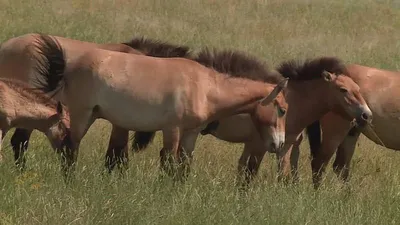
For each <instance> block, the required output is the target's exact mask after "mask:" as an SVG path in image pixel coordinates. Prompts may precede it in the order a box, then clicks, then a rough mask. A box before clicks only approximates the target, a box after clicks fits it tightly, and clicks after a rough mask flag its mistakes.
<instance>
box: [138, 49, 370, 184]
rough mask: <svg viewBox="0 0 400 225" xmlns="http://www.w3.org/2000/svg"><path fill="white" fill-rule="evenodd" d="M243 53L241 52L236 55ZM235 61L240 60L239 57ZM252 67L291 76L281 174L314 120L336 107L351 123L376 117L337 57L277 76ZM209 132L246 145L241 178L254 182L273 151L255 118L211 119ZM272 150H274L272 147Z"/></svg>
mask: <svg viewBox="0 0 400 225" xmlns="http://www.w3.org/2000/svg"><path fill="white" fill-rule="evenodd" d="M238 56H239V55H236V57H238ZM234 61H236V62H237V61H239V60H238V59H235V60H234ZM242 61H243V62H245V61H244V60H242ZM247 65H248V66H244V68H245V70H248V71H249V72H248V73H245V72H244V73H243V74H246V75H248V76H249V77H250V78H253V79H254V78H255V79H261V80H265V79H269V80H270V81H272V82H273V81H274V80H275V81H276V80H279V78H276V77H275V76H276V74H277V75H278V76H280V75H279V74H281V75H282V76H283V77H287V78H290V80H289V84H288V87H287V88H286V90H284V94H285V96H286V100H287V103H288V105H289V108H288V111H287V117H286V129H285V131H286V138H285V142H286V144H285V148H286V149H284V150H283V151H285V150H286V151H287V152H279V154H278V156H279V157H278V158H281V157H284V156H285V157H284V158H283V159H282V160H280V161H279V162H280V163H279V165H280V167H279V168H280V172H283V175H285V176H287V175H288V173H289V171H290V167H287V165H289V164H288V162H289V160H290V159H289V156H290V147H291V145H294V149H293V152H298V144H299V143H300V142H301V133H302V131H303V130H304V128H306V126H307V125H309V124H311V123H312V122H313V121H315V120H318V119H319V118H321V117H322V116H323V115H324V114H326V113H328V112H329V111H330V110H331V111H335V112H338V113H339V114H340V115H342V116H343V117H344V118H347V119H348V121H350V120H352V118H354V117H356V118H358V119H359V120H363V121H367V122H369V121H370V120H371V119H372V114H371V111H370V110H369V109H368V107H367V106H366V103H365V101H364V99H363V98H362V97H361V94H360V92H359V87H358V85H357V84H355V83H354V81H352V80H351V79H350V78H348V77H347V76H345V75H346V74H347V73H348V72H347V70H346V68H345V66H344V64H343V63H342V62H341V61H340V60H339V59H337V58H332V57H322V58H317V59H313V60H306V61H304V62H301V61H288V62H284V63H282V64H281V65H280V66H279V67H278V68H277V71H278V72H279V73H276V74H275V75H274V74H272V77H271V73H269V72H268V70H267V69H266V67H265V65H263V64H262V63H261V62H259V61H257V60H256V59H255V58H253V59H252V60H251V62H250V63H249V62H247ZM335 74H337V75H335ZM283 77H281V78H280V79H283ZM272 78H273V79H272ZM271 79H272V80H271ZM206 131H207V132H208V133H210V134H212V135H213V136H215V137H217V138H219V139H221V140H225V141H229V142H234V143H245V146H244V151H243V153H242V155H241V157H240V159H239V166H238V170H239V175H240V176H242V174H243V173H245V174H244V175H245V180H246V181H247V182H249V181H250V179H251V178H252V177H253V176H254V175H255V174H256V173H257V171H258V168H259V165H260V163H261V161H262V159H263V157H264V155H265V152H266V151H267V150H268V148H266V146H265V145H264V144H263V143H262V141H261V139H260V138H259V135H257V130H256V129H255V127H254V126H253V124H252V122H251V119H250V118H249V117H248V116H247V115H243V114H242V115H234V116H231V117H228V118H224V119H221V120H219V121H217V122H213V123H211V124H210V125H209V127H208V129H206ZM154 134H155V133H154V132H153V133H151V132H147V133H146V132H136V133H135V137H136V138H135V140H134V146H135V145H139V146H142V147H146V146H147V144H149V141H148V140H151V138H149V137H148V136H149V135H150V136H154ZM203 134H206V132H203ZM146 140H147V142H146ZM267 147H269V146H267ZM269 151H270V152H274V151H271V149H269ZM285 153H287V154H285ZM283 166H285V167H283ZM282 170H283V171H282ZM294 175H297V173H294ZM295 179H297V177H295Z"/></svg>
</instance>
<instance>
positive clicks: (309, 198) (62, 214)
mask: <svg viewBox="0 0 400 225" xmlns="http://www.w3.org/2000/svg"><path fill="white" fill-rule="evenodd" d="M0 8H1V12H2V13H1V14H0V20H1V21H2V26H1V27H2V32H1V33H0V40H1V41H4V40H6V39H8V38H11V37H13V36H17V35H21V34H25V33H29V32H44V33H50V34H54V35H60V36H67V37H71V38H76V39H81V40H87V41H93V42H111V41H114V42H122V41H126V40H128V39H130V38H131V37H132V36H134V35H145V36H148V37H151V38H158V39H161V40H166V41H169V42H173V43H178V44H179V43H182V44H187V45H189V46H191V47H193V48H199V47H202V46H213V47H218V48H221V49H222V48H230V49H237V50H242V51H246V52H251V53H253V54H255V55H257V56H259V57H262V58H264V59H265V60H267V61H268V62H269V63H270V64H271V65H276V64H277V63H279V62H281V61H282V60H286V59H293V58H303V57H312V56H321V55H333V56H338V57H340V58H342V59H344V60H345V61H347V62H354V63H360V64H365V65H369V66H375V67H380V68H386V69H393V70H395V69H399V65H400V64H399V63H398V61H399V59H400V51H399V49H400V48H399V47H400V44H399V43H400V42H398V37H399V36H400V20H398V19H397V18H399V17H400V3H398V2H397V1H394V0H380V1H373V0H347V1H327V0H325V1H324V0H285V1H282V0H270V1H267V0H254V1H242V0H218V1H217V0H181V1H177V0H169V1H160V0H140V1H139V0H136V1H134V0H131V1H122V0H115V1H110V0H96V1H84V0H71V1H69V2H67V1H61V0H53V1H36V2H34V1H31V2H30V3H28V1H21V0H0ZM94 127H95V128H94ZM94 127H92V129H90V132H89V134H88V135H87V136H86V137H85V139H84V141H83V143H82V148H81V152H80V156H79V164H78V173H77V179H76V181H75V183H74V184H73V185H72V186H70V187H66V186H65V185H64V184H63V182H62V179H61V176H60V173H59V163H58V160H57V157H56V155H55V154H54V153H52V152H51V151H50V148H49V145H48V143H47V141H46V140H45V139H44V138H43V136H42V135H40V134H38V133H36V134H35V135H34V137H33V138H32V139H31V144H30V151H29V154H28V156H29V158H28V169H27V171H26V172H25V173H23V174H19V173H18V172H17V171H16V170H15V169H14V165H13V162H12V161H13V160H12V154H11V149H10V148H9V146H7V144H5V145H6V146H7V147H6V148H5V151H6V159H7V160H6V162H5V163H3V164H1V165H0V173H1V176H0V191H1V194H0V224H398V223H399V221H400V213H399V212H400V209H399V207H400V175H399V172H398V171H399V169H400V166H399V163H398V162H399V161H400V155H399V154H397V153H396V152H394V151H390V150H385V149H384V148H382V147H378V146H377V145H375V144H373V143H371V142H370V141H368V140H366V139H365V138H364V137H363V138H362V141H361V142H360V145H359V147H358V149H357V152H356V155H355V157H354V161H353V164H352V168H353V170H352V178H351V182H350V184H349V186H348V187H347V188H344V189H343V188H342V187H341V186H340V184H339V182H338V181H337V179H336V177H335V176H334V175H333V173H332V172H331V171H329V173H328V175H327V177H326V180H325V182H324V186H323V187H322V189H321V190H320V191H317V192H316V191H314V190H313V189H312V186H311V178H310V163H309V159H308V155H309V152H308V146H307V145H306V143H304V144H303V146H302V155H301V163H300V171H301V182H300V184H299V185H298V186H296V187H281V186H280V185H278V184H277V182H276V179H275V175H276V172H275V171H276V163H275V159H274V157H273V156H267V157H266V159H265V160H264V162H263V166H262V170H261V173H260V176H259V177H258V179H257V180H256V182H255V183H254V184H253V186H252V188H251V190H250V191H249V192H248V193H247V194H245V195H240V194H238V193H237V191H236V189H235V187H234V186H233V181H234V177H235V172H236V164H237V160H238V156H239V154H240V152H241V148H242V145H233V144H229V143H225V142H222V141H218V140H216V139H215V138H212V137H203V138H201V139H200V140H199V142H198V145H197V151H196V155H195V164H194V167H193V168H194V169H193V173H192V175H191V176H190V178H189V180H188V182H187V183H186V184H184V185H174V184H172V182H171V181H170V180H169V179H165V178H161V177H159V173H158V169H157V165H158V149H159V148H160V139H159V137H158V139H157V141H156V142H155V144H154V145H152V146H151V147H150V148H149V149H148V150H147V151H146V152H143V153H140V154H135V155H133V156H132V157H131V162H130V170H129V171H128V174H127V175H126V176H125V177H124V178H122V179H121V178H119V177H118V176H117V175H115V174H114V175H112V176H102V175H101V172H102V169H103V157H104V153H105V147H106V144H107V142H108V140H107V139H108V135H109V131H110V127H109V124H107V123H105V122H99V123H96V124H95V125H94ZM9 136H10V135H9ZM5 142H6V143H9V137H7V139H6V140H5Z"/></svg>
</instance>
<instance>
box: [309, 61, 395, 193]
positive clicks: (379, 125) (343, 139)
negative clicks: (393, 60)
mask: <svg viewBox="0 0 400 225" xmlns="http://www.w3.org/2000/svg"><path fill="white" fill-rule="evenodd" d="M347 70H348V76H349V77H351V78H352V79H353V80H354V81H355V82H356V83H357V84H358V85H359V86H360V91H361V94H362V96H363V97H364V98H365V100H366V102H367V104H368V106H369V107H370V108H371V110H372V112H373V114H374V119H373V121H372V124H371V126H370V129H367V128H364V129H362V128H357V127H355V128H352V127H351V125H350V124H349V123H348V121H346V120H343V119H342V118H341V117H340V116H338V115H336V114H334V113H329V114H328V115H326V116H324V117H323V118H322V119H321V120H320V121H317V122H315V123H314V124H312V125H311V126H309V127H308V128H307V131H308V138H309V142H310V148H311V155H312V171H313V181H314V185H315V187H316V188H318V187H319V185H320V182H321V178H322V177H321V176H322V173H323V172H324V171H325V169H326V165H327V164H328V163H329V161H330V159H331V157H332V155H333V154H334V153H335V151H336V149H337V153H336V159H335V161H334V163H333V168H334V171H335V173H336V174H337V175H338V176H340V177H341V178H342V179H343V180H344V181H347V180H348V176H349V170H350V162H351V158H352V156H353V153H354V150H355V145H356V142H357V140H358V138H359V136H360V133H361V132H362V133H363V134H364V135H365V136H367V137H368V138H369V139H370V140H372V141H373V142H375V143H377V144H379V145H382V146H384V147H387V148H390V149H393V150H400V139H399V137H398V133H399V132H400V130H399V129H400V128H399V124H400V121H399V118H400V117H399V115H400V103H399V102H400V101H399V100H398V98H399V97H400V94H398V90H399V88H400V72H394V71H388V70H382V69H377V68H371V67H366V66H361V65H356V64H350V65H348V66H347ZM319 123H321V129H322V143H321V129H320V124H319Z"/></svg>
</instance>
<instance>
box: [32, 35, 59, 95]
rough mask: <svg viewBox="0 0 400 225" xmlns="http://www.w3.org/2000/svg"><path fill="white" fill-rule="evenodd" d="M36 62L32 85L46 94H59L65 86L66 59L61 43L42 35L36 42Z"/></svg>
mask: <svg viewBox="0 0 400 225" xmlns="http://www.w3.org/2000/svg"><path fill="white" fill-rule="evenodd" d="M34 45H35V49H36V51H35V53H34V58H35V60H36V66H35V73H32V76H34V77H31V84H32V86H33V87H34V88H36V89H39V90H41V91H43V92H44V93H51V92H54V93H53V95H55V94H57V92H58V91H59V90H61V89H62V87H63V86H64V84H65V82H64V71H65V68H66V58H65V53H64V49H63V48H62V47H61V45H60V43H58V41H57V40H56V39H54V38H52V37H51V36H49V35H44V34H40V35H39V37H38V38H37V39H36V41H35V42H34Z"/></svg>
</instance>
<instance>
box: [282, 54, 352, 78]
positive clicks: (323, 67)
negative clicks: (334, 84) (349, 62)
mask: <svg viewBox="0 0 400 225" xmlns="http://www.w3.org/2000/svg"><path fill="white" fill-rule="evenodd" d="M277 70H278V71H279V73H281V74H282V76H284V77H287V78H289V79H291V80H297V81H304V80H313V79H318V78H321V74H322V72H324V71H327V72H330V73H334V74H336V75H346V76H347V75H348V71H347V68H346V64H345V63H344V62H343V61H342V60H340V59H338V58H336V57H319V58H315V59H306V60H304V61H301V60H289V61H286V62H283V63H281V64H280V65H279V66H278V68H277Z"/></svg>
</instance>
